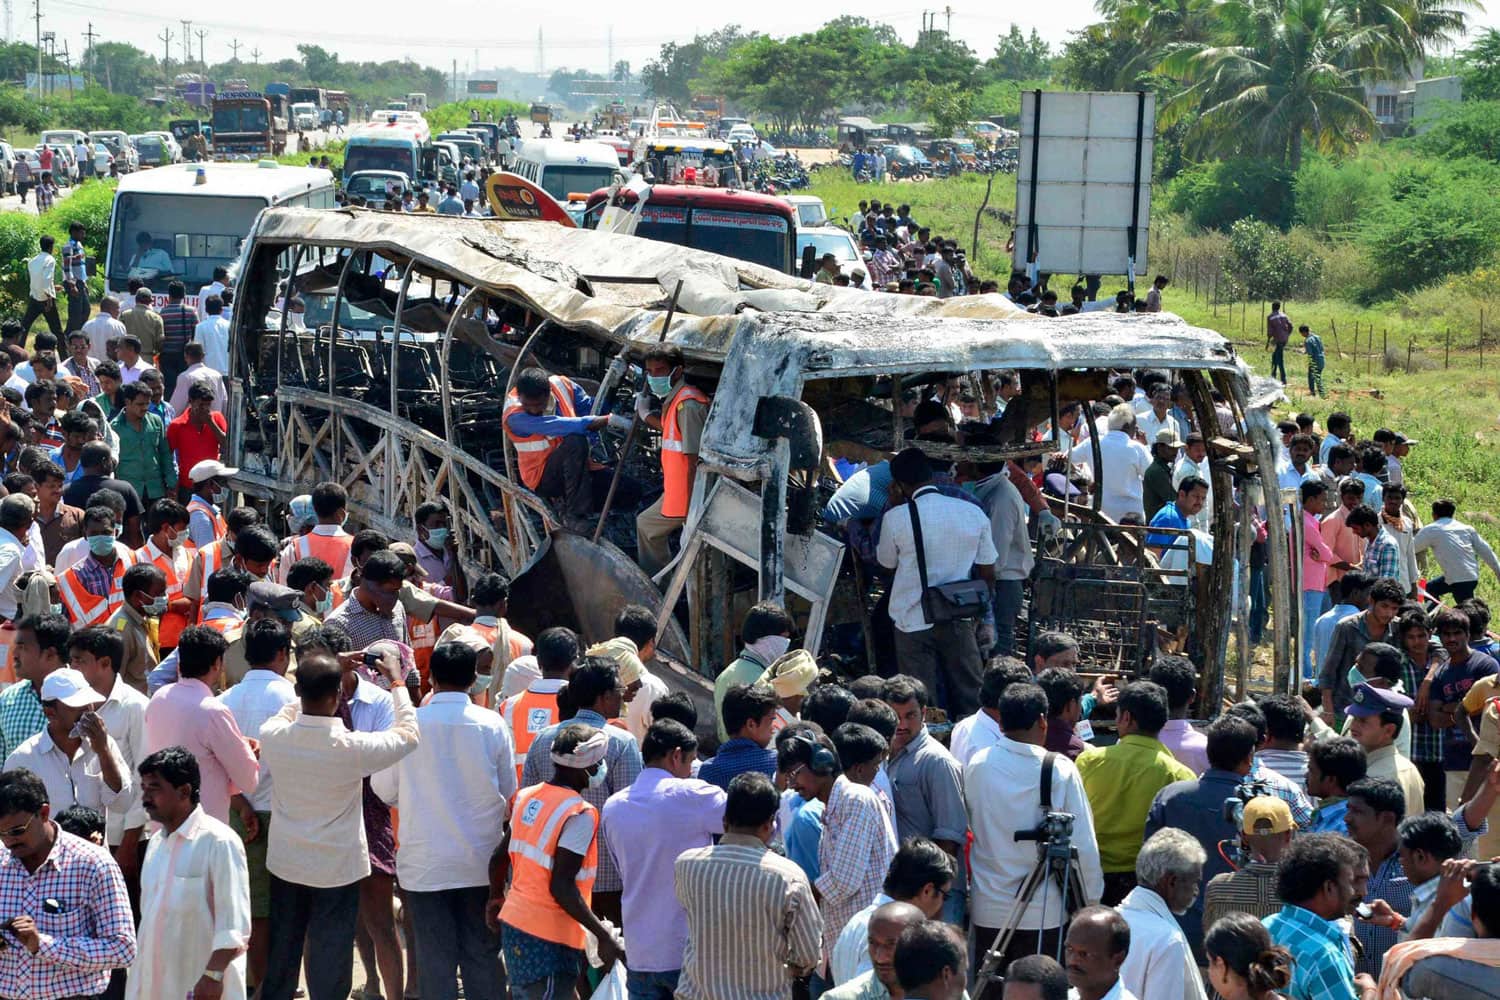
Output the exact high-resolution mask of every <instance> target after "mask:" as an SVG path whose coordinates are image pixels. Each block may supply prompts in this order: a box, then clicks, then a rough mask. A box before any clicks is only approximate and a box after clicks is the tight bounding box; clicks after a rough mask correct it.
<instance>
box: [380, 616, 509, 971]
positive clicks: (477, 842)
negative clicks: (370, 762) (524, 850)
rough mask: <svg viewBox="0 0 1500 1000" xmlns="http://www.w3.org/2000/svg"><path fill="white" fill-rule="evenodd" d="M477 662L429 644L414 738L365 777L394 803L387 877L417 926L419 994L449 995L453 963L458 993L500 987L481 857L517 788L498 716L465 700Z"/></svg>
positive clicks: (452, 645) (451, 647)
mask: <svg viewBox="0 0 1500 1000" xmlns="http://www.w3.org/2000/svg"><path fill="white" fill-rule="evenodd" d="M475 638H476V639H478V636H477V634H476V635H475ZM479 646H480V647H481V648H483V641H482V640H480V641H479ZM477 664H478V654H477V651H476V649H475V647H474V645H473V644H470V643H467V642H463V641H453V640H446V641H443V642H440V643H438V644H437V646H436V647H434V649H433V650H432V659H431V662H430V665H429V667H428V671H429V673H428V676H429V677H430V679H431V681H432V700H431V701H430V702H429V703H428V704H426V705H424V706H423V707H421V708H419V709H417V713H416V715H417V729H418V731H419V732H420V733H421V742H420V743H419V744H418V746H417V749H416V751H415V752H414V753H411V754H408V755H407V756H406V757H403V758H402V759H401V761H400V762H399V763H397V764H396V766H395V767H392V768H388V769H387V770H384V771H381V772H379V773H378V774H376V775H374V776H373V777H372V778H371V779H370V787H371V788H372V789H374V791H375V794H376V795H378V796H380V798H381V799H383V800H384V801H385V802H386V803H387V804H388V805H390V806H391V807H392V808H397V809H400V810H401V843H400V847H399V848H398V849H397V852H396V875H397V878H398V879H399V880H400V882H401V888H402V889H403V890H404V891H405V898H406V905H407V906H408V907H410V908H411V914H412V922H413V925H414V926H415V927H416V932H417V948H418V950H419V951H420V952H421V955H422V961H421V963H420V965H419V966H418V969H417V983H418V985H419V986H420V988H421V992H422V995H423V996H424V997H434V998H436V997H444V996H451V995H452V994H453V984H454V982H455V979H456V978H457V975H458V973H459V971H460V970H462V974H463V984H464V995H465V996H471V997H489V996H495V997H498V996H500V994H501V985H500V984H501V979H500V975H499V972H500V966H499V962H498V961H496V955H497V953H498V951H499V947H500V942H499V935H497V934H494V933H493V932H491V931H490V929H489V928H488V927H487V926H486V925H485V920H484V906H485V901H486V900H487V899H488V898H489V862H490V855H492V854H493V853H494V851H495V848H496V847H498V846H499V844H500V839H501V835H502V834H503V833H504V829H505V818H506V816H505V814H506V808H507V805H508V803H509V802H510V800H511V798H512V797H513V796H514V795H515V793H516V768H515V751H514V748H513V746H512V744H511V736H510V731H509V730H508V729H506V727H505V723H504V722H502V721H501V720H500V716H499V715H497V714H496V713H494V712H491V711H490V710H489V709H486V708H480V707H479V706H478V705H475V704H473V703H472V702H470V701H469V694H468V692H469V688H471V687H472V686H473V684H474V678H475V676H476V669H477Z"/></svg>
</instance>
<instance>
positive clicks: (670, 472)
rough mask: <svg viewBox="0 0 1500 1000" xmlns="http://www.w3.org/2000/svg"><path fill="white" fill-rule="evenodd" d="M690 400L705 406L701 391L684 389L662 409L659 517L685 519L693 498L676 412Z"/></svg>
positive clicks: (687, 458)
mask: <svg viewBox="0 0 1500 1000" xmlns="http://www.w3.org/2000/svg"><path fill="white" fill-rule="evenodd" d="M689 400H692V401H693V402H695V403H702V404H703V405H704V406H707V405H708V397H707V396H706V395H704V394H703V391H702V390H701V389H696V388H694V387H693V386H690V385H684V386H682V387H681V388H679V389H678V390H677V391H676V392H674V393H673V394H672V398H671V399H669V400H667V401H666V403H665V404H664V405H663V406H662V408H661V485H662V495H661V515H662V517H687V512H688V500H689V498H691V496H692V494H693V478H692V474H691V471H692V470H691V465H692V463H691V461H690V460H689V456H688V455H687V454H686V453H684V452H683V450H682V428H681V427H679V426H678V425H677V411H678V410H679V409H681V408H682V404H683V403H685V402H687V401H689Z"/></svg>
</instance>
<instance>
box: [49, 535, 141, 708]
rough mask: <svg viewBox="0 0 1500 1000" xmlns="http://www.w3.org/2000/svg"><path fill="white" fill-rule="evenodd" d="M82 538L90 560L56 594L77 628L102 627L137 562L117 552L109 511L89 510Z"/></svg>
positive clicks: (63, 578)
mask: <svg viewBox="0 0 1500 1000" xmlns="http://www.w3.org/2000/svg"><path fill="white" fill-rule="evenodd" d="M83 537H84V541H85V542H86V544H87V545H88V549H89V554H88V556H87V557H86V558H85V559H83V561H82V562H79V563H76V564H74V565H73V566H70V567H68V569H67V570H65V571H64V572H62V573H61V574H59V575H58V578H57V592H58V594H60V595H61V596H62V602H63V608H64V610H65V611H66V612H67V615H68V618H69V620H71V621H72V623H73V627H74V628H84V627H86V626H89V625H98V624H101V623H102V622H103V621H104V620H105V619H106V618H108V617H109V616H110V615H112V614H114V613H115V611H116V609H118V608H119V607H120V604H121V603H122V602H123V600H124V596H123V594H122V591H121V588H122V585H123V583H124V579H125V572H126V570H128V569H129V568H130V566H131V564H132V562H133V561H134V557H133V555H130V554H129V553H128V550H127V556H124V557H122V556H121V555H120V553H119V551H117V549H118V546H117V545H116V542H115V513H114V511H112V510H110V509H109V508H108V507H90V508H88V509H87V510H85V511H84V512H83ZM142 683H144V675H143V676H142ZM140 690H142V691H144V690H145V688H144V687H142V688H140Z"/></svg>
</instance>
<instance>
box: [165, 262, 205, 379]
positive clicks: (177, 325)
mask: <svg viewBox="0 0 1500 1000" xmlns="http://www.w3.org/2000/svg"><path fill="white" fill-rule="evenodd" d="M186 296H187V286H185V285H184V284H183V283H182V282H180V281H174V282H172V283H171V284H169V285H168V286H167V304H166V305H164V306H162V307H161V325H162V338H161V358H160V359H158V365H157V367H158V369H159V370H160V371H161V375H162V380H163V381H164V382H165V383H166V388H167V391H168V392H170V391H171V390H172V387H173V386H174V385H176V384H177V376H179V375H181V374H182V372H183V369H185V368H186V367H187V361H186V360H185V359H184V358H183V356H182V349H183V348H184V347H186V346H187V342H188V341H190V340H192V339H193V333H194V331H196V330H197V329H198V314H197V313H196V312H194V311H193V309H192V308H191V307H190V306H189V305H188V304H187V303H186V302H185V301H183V300H184V298H186Z"/></svg>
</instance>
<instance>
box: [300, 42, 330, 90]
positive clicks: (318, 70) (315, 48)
mask: <svg viewBox="0 0 1500 1000" xmlns="http://www.w3.org/2000/svg"><path fill="white" fill-rule="evenodd" d="M297 54H298V55H300V56H301V57H302V67H303V68H304V69H305V70H306V71H307V78H308V80H310V81H312V82H313V83H316V84H320V85H321V84H331V83H333V82H334V80H336V79H338V76H339V57H338V53H336V52H329V51H328V50H327V49H325V48H323V47H322V46H321V45H299V46H297Z"/></svg>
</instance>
